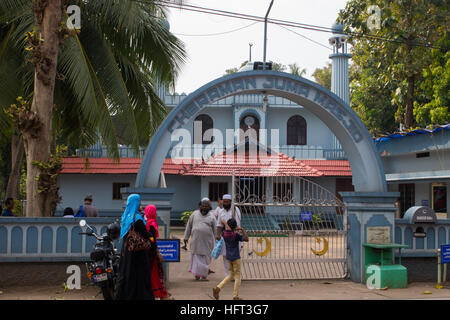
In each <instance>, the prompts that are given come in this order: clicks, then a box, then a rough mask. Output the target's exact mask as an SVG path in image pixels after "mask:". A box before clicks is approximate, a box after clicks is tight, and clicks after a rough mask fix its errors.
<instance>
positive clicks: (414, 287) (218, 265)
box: [0, 231, 450, 300]
mask: <svg viewBox="0 0 450 320" xmlns="http://www.w3.org/2000/svg"><path fill="white" fill-rule="evenodd" d="M173 236H176V237H180V238H181V236H182V232H180V231H174V232H173ZM221 259H222V258H221V257H220V258H219V259H218V260H214V261H213V263H212V266H211V269H212V270H214V271H215V272H216V273H214V274H211V275H210V276H209V281H196V280H194V277H193V275H192V274H190V273H189V272H188V266H189V252H187V251H184V250H182V252H181V262H180V263H171V264H170V267H169V268H170V269H169V274H170V285H169V291H170V292H171V293H172V294H173V295H174V297H175V299H177V300H212V299H213V298H212V288H213V287H214V286H215V285H217V284H218V283H219V282H220V281H221V280H222V279H223V277H224V275H225V273H224V266H223V263H222V260H221ZM447 284H449V285H448V286H446V287H445V288H443V289H436V288H435V283H429V282H415V283H410V284H409V285H408V288H406V289H387V290H369V289H367V287H366V286H365V285H363V284H359V283H354V282H351V281H349V280H283V281H278V280H277V281H274V280H270V281H269V280H267V281H243V282H242V285H241V290H240V296H241V297H242V298H243V299H246V300H381V299H438V300H442V299H448V300H450V283H447ZM0 291H1V293H0V300H2V299H14V300H15V299H50V300H54V299H56V300H63V299H64V300H72V299H77V300H92V299H102V295H101V294H100V295H97V296H96V297H94V296H95V295H96V294H97V293H98V292H99V289H98V288H97V287H95V286H88V285H83V286H82V289H81V290H72V291H70V292H64V289H63V287H62V285H61V286H9V287H6V288H5V287H1V283H0ZM425 292H429V293H428V294H425ZM231 296H232V283H230V284H228V285H227V286H226V287H225V288H224V289H223V290H222V292H221V299H231Z"/></svg>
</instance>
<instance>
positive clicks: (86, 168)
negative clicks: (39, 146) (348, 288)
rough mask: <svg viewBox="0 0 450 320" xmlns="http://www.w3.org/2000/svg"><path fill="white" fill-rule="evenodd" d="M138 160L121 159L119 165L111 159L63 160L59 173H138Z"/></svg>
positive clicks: (139, 162)
mask: <svg viewBox="0 0 450 320" xmlns="http://www.w3.org/2000/svg"><path fill="white" fill-rule="evenodd" d="M140 165H141V159H139V158H121V159H120V163H117V162H116V161H114V159H111V158H88V159H87V160H86V158H75V157H73V158H64V159H63V165H62V170H61V173H91V174H92V173H100V174H102V173H103V174H105V173H113V174H126V173H138V171H139V167H140Z"/></svg>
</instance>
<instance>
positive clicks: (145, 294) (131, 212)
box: [116, 194, 155, 300]
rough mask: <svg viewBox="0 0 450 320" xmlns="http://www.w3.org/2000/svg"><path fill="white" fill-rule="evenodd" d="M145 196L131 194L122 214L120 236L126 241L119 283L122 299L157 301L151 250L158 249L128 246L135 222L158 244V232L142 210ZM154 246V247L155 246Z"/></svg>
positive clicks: (136, 226) (142, 232)
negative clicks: (140, 210) (150, 226)
mask: <svg viewBox="0 0 450 320" xmlns="http://www.w3.org/2000/svg"><path fill="white" fill-rule="evenodd" d="M140 204H141V197H140V196H139V195H138V194H131V195H130V196H129V197H128V200H127V207H126V208H125V212H124V213H123V214H122V219H121V229H120V238H121V240H122V254H121V258H120V266H119V278H118V283H117V287H118V288H117V296H116V298H117V299H118V300H153V299H154V297H153V290H152V283H151V273H150V270H152V266H150V261H151V259H150V253H151V251H154V250H151V249H150V250H143V251H138V252H134V251H130V250H128V247H127V241H126V240H127V236H128V232H129V231H130V229H131V228H132V226H133V224H134V230H135V231H136V232H138V233H139V234H140V235H141V236H142V237H144V238H146V239H149V241H151V242H152V246H155V244H154V239H155V235H154V234H153V232H151V231H150V232H149V231H147V228H146V224H145V221H144V219H143V217H142V216H141V214H140V213H139V211H138V208H139V206H140ZM152 249H153V248H152Z"/></svg>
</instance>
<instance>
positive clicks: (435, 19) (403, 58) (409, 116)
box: [338, 0, 448, 131]
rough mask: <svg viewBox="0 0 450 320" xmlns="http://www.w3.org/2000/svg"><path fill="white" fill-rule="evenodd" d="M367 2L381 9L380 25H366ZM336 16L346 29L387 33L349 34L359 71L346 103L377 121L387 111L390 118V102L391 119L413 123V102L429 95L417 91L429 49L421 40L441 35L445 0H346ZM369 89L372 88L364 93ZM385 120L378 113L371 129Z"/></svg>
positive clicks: (380, 126) (433, 40) (445, 15)
mask: <svg viewBox="0 0 450 320" xmlns="http://www.w3.org/2000/svg"><path fill="white" fill-rule="evenodd" d="M370 5H377V6H378V7H379V8H380V9H381V24H380V28H375V29H372V30H370V29H369V27H368V25H367V21H368V19H369V16H370V15H372V14H373V13H372V12H368V7H369V6H370ZM338 20H339V21H341V22H343V24H344V25H345V29H344V30H345V31H346V32H356V33H364V34H371V35H373V36H377V37H383V38H388V39H390V41H386V40H381V39H368V38H367V37H366V38H362V37H357V36H351V37H350V40H351V41H353V44H354V46H353V50H352V55H353V63H355V64H357V67H358V68H359V70H360V71H361V73H360V74H359V76H358V78H357V79H355V80H354V83H352V90H353V93H354V95H353V96H352V105H353V106H355V105H356V106H357V108H359V109H360V111H362V112H367V113H368V115H366V117H369V118H370V119H371V121H373V122H379V121H377V120H374V119H372V117H373V116H377V115H380V112H381V111H387V112H386V114H385V115H384V116H386V117H389V118H390V117H391V115H392V110H391V108H392V107H390V106H389V104H393V107H394V108H395V118H396V121H397V122H398V123H401V124H403V126H404V127H406V128H410V127H412V126H413V125H414V124H415V119H414V111H413V110H414V106H415V105H417V104H419V105H421V104H422V103H423V102H424V101H426V100H427V99H428V100H429V99H430V97H426V96H423V92H421V83H422V81H423V70H424V69H426V68H427V67H428V66H429V65H430V63H431V60H432V54H431V52H432V50H431V49H430V48H429V47H427V46H426V45H427V44H428V43H432V44H434V43H436V42H437V41H438V40H439V39H440V38H441V37H442V31H443V27H442V26H448V2H446V1H444V0H435V1H428V0H400V1H394V0H374V1H371V2H367V1H364V0H351V1H348V2H347V4H346V7H345V9H344V10H341V12H340V13H339V18H338ZM372 93H376V94H375V95H374V96H371V97H370V94H372ZM365 95H369V97H365ZM370 101H372V103H371V102H370ZM376 109H378V110H376ZM384 116H383V117H384ZM393 120H394V119H391V121H393ZM387 122H389V121H388V120H386V119H383V120H382V121H381V122H379V123H378V124H377V126H378V127H376V128H374V129H375V130H381V131H384V130H386V129H391V127H392V126H390V125H387ZM366 124H367V123H366Z"/></svg>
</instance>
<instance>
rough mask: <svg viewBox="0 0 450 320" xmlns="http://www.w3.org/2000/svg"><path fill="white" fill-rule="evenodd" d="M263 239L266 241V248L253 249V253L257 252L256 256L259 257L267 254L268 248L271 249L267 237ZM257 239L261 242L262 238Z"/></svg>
mask: <svg viewBox="0 0 450 320" xmlns="http://www.w3.org/2000/svg"><path fill="white" fill-rule="evenodd" d="M264 240H265V241H266V249H265V250H264V251H256V250H253V252H254V253H255V254H257V255H258V256H260V257H264V256H267V255H268V254H269V252H270V250H272V244H271V243H270V240H269V238H264ZM257 241H258V243H259V244H261V243H263V239H262V238H258V240H257Z"/></svg>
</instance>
